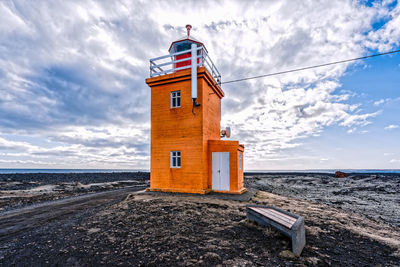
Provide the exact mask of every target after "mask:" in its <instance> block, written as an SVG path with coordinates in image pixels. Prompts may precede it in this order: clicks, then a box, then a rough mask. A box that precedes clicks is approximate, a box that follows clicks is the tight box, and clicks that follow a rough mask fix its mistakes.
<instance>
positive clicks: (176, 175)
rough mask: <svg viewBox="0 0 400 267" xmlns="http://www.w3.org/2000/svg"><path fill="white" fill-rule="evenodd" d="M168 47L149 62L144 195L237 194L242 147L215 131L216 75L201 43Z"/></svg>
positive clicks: (217, 126) (218, 95)
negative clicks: (147, 168) (147, 167)
mask: <svg viewBox="0 0 400 267" xmlns="http://www.w3.org/2000/svg"><path fill="white" fill-rule="evenodd" d="M190 29H191V26H190V25H187V26H186V30H187V36H185V37H184V38H181V39H179V40H177V41H174V42H172V44H171V46H170V48H169V50H168V52H169V54H168V55H164V56H160V57H157V58H153V59H150V78H148V79H146V83H147V84H148V86H149V87H150V89H151V141H150V142H151V145H150V147H151V149H150V150H151V151H150V188H149V189H148V190H150V191H163V192H180V193H196V194H206V193H209V192H211V191H213V192H220V193H228V194H241V193H243V192H245V191H246V188H244V186H243V159H244V157H243V153H244V146H243V145H242V144H240V143H239V141H233V140H221V138H227V137H230V128H229V127H228V128H226V129H223V130H221V125H220V123H221V100H222V98H223V97H224V92H223V91H222V88H221V86H220V84H221V75H220V73H219V71H218V69H217V68H216V66H215V64H214V63H213V61H212V60H211V58H210V57H209V56H208V52H207V50H206V48H205V46H204V45H203V43H202V42H200V41H198V40H196V39H195V38H193V37H192V36H190Z"/></svg>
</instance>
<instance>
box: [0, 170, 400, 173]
mask: <svg viewBox="0 0 400 267" xmlns="http://www.w3.org/2000/svg"><path fill="white" fill-rule="evenodd" d="M336 171H342V172H346V173H396V174H400V170H399V169H393V170H390V169H335V170H331V169H314V170H248V171H247V170H246V171H245V172H246V173H335V172H336ZM113 172H149V170H146V169H0V173H113Z"/></svg>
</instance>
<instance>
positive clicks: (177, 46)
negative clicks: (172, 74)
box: [168, 25, 207, 71]
mask: <svg viewBox="0 0 400 267" xmlns="http://www.w3.org/2000/svg"><path fill="white" fill-rule="evenodd" d="M191 29H192V26H191V25H186V30H187V36H185V37H183V38H180V39H179V40H176V41H174V42H172V44H171V46H170V47H169V49H168V52H169V53H170V55H173V59H174V61H176V62H175V63H174V69H175V71H179V70H182V69H180V68H182V67H185V66H190V65H191V61H190V59H191V56H192V54H191V52H185V51H187V50H190V49H191V47H192V44H195V45H196V46H197V48H204V50H205V51H206V52H207V49H206V47H205V46H204V44H203V43H202V42H200V41H198V40H196V38H194V37H192V36H190V30H191ZM201 51H202V50H201V49H200V50H197V56H198V58H197V64H199V63H200V59H201V57H200V53H201Z"/></svg>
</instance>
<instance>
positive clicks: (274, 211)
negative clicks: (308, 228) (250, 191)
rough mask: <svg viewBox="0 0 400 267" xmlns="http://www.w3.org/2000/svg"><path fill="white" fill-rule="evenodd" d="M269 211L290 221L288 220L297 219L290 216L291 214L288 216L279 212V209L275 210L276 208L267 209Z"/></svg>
mask: <svg viewBox="0 0 400 267" xmlns="http://www.w3.org/2000/svg"><path fill="white" fill-rule="evenodd" d="M268 210H269V211H270V212H272V213H275V214H276V215H279V216H282V217H284V218H285V219H286V220H288V221H290V222H296V221H297V219H296V218H294V217H292V216H289V215H286V214H284V213H281V212H279V211H277V210H274V209H268Z"/></svg>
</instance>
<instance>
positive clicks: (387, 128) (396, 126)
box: [385, 124, 399, 130]
mask: <svg viewBox="0 0 400 267" xmlns="http://www.w3.org/2000/svg"><path fill="white" fill-rule="evenodd" d="M397 128H399V125H395V124H390V125H389V126H386V127H385V130H393V129H397Z"/></svg>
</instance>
